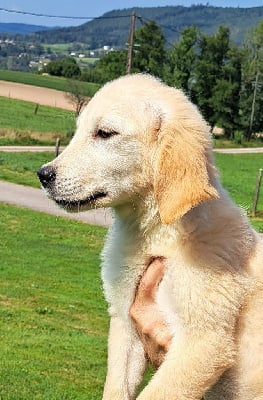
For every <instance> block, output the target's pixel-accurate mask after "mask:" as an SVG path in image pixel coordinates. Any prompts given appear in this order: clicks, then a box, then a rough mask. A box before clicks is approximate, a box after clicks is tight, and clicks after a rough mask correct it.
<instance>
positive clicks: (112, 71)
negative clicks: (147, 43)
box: [93, 50, 127, 83]
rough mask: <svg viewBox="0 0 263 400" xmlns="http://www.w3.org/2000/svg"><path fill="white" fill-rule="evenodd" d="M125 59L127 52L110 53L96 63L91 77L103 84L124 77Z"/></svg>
mask: <svg viewBox="0 0 263 400" xmlns="http://www.w3.org/2000/svg"><path fill="white" fill-rule="evenodd" d="M126 57H127V52H126V51H125V50H120V51H110V52H109V53H107V54H106V55H105V56H104V57H102V58H101V59H100V60H99V61H98V63H97V64H96V66H95V68H94V71H93V76H95V77H97V78H99V79H100V80H99V83H105V82H108V81H111V80H112V79H115V78H118V77H119V76H121V75H125V73H126ZM96 82H98V80H97V81H96Z"/></svg>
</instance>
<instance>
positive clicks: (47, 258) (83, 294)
mask: <svg viewBox="0 0 263 400" xmlns="http://www.w3.org/2000/svg"><path fill="white" fill-rule="evenodd" d="M0 229H1V241H0V259H1V265H0V274H1V280H0V354H1V361H0V399H3V400H7V399H8V400H9V399H12V400H19V399H23V400H29V399H46V400H53V399H54V400H55V399H56V400H62V399H65V400H67V399H91V400H99V399H100V398H101V393H102V387H103V381H104V375H105V373H106V336H107V330H108V316H107V307H106V304H105V302H104V300H103V295H102V289H101V280H100V268H99V264H100V261H99V253H100V250H101V246H102V242H103V240H104V236H105V232H106V230H105V229H103V228H99V227H95V226H89V225H86V224H82V223H78V222H74V221H69V220H64V219H62V218H55V217H52V216H48V215H45V214H41V213H37V212H32V211H30V210H24V209H19V208H15V207H11V206H8V205H3V204H1V218H0Z"/></svg>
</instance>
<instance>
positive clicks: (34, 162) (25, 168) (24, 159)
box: [0, 152, 54, 188]
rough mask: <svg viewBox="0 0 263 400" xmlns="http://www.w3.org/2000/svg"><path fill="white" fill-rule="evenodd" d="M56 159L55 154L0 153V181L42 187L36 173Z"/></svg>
mask: <svg viewBox="0 0 263 400" xmlns="http://www.w3.org/2000/svg"><path fill="white" fill-rule="evenodd" d="M53 158H54V153H33V152H32V153H31V152H30V153H5V152H0V180H5V181H9V182H13V183H18V184H21V185H28V186H32V187H37V188H39V187H40V183H39V180H38V178H37V175H36V171H37V170H38V169H39V168H40V167H41V165H42V164H45V163H47V162H49V161H51V160H52V159H53Z"/></svg>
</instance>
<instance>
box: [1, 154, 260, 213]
mask: <svg viewBox="0 0 263 400" xmlns="http://www.w3.org/2000/svg"><path fill="white" fill-rule="evenodd" d="M53 157H54V155H53V154H51V153H4V152H0V179H5V180H9V181H11V182H15V183H20V184H27V185H30V186H35V187H39V183H38V180H37V178H36V176H35V171H36V170H37V169H38V168H39V166H41V165H42V164H43V163H44V162H47V161H50V160H51V159H52V158H53ZM215 159H216V164H217V167H218V169H219V171H220V175H221V180H222V182H223V184H224V186H225V187H226V189H227V190H228V191H229V192H230V194H231V196H232V198H233V200H234V201H235V202H236V203H237V204H239V205H240V206H242V207H244V208H245V209H246V210H248V211H249V210H250V209H251V207H252V204H253V197H254V189H255V184H256V180H257V174H258V169H259V168H263V157H262V154H215ZM259 209H260V210H262V211H263V193H262V196H261V197H260V201H259Z"/></svg>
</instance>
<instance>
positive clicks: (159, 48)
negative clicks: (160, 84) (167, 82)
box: [132, 21, 166, 78]
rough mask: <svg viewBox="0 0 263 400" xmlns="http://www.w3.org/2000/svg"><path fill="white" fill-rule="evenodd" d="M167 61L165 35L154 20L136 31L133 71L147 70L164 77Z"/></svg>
mask: <svg viewBox="0 0 263 400" xmlns="http://www.w3.org/2000/svg"><path fill="white" fill-rule="evenodd" d="M165 61H166V49H165V37H164V34H163V32H162V29H161V28H160V27H159V26H158V25H157V24H156V22H154V21H149V22H147V23H146V24H144V25H143V26H142V27H140V28H139V29H137V30H136V31H135V35H134V51H133V59H132V72H147V73H149V74H152V75H155V76H157V77H160V78H163V75H164V65H165Z"/></svg>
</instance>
